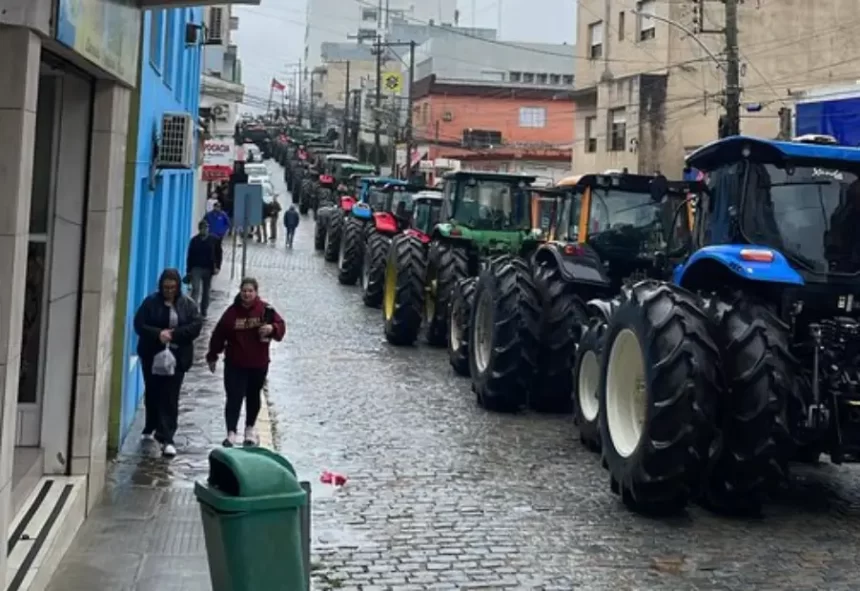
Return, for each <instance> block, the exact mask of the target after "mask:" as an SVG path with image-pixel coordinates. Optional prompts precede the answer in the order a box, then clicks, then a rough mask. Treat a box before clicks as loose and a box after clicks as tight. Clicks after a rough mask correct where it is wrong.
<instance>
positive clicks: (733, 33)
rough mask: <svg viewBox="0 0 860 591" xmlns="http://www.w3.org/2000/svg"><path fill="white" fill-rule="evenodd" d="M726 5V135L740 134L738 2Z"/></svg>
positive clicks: (726, 0)
mask: <svg viewBox="0 0 860 591" xmlns="http://www.w3.org/2000/svg"><path fill="white" fill-rule="evenodd" d="M725 3H726V121H725V123H726V125H725V133H726V135H729V136H731V135H740V133H741V76H740V69H741V68H740V55H739V54H740V52H739V50H738V0H725Z"/></svg>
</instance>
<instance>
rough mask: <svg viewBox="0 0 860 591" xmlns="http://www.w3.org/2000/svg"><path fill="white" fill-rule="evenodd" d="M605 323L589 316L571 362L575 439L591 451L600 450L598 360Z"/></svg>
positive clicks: (601, 351)
mask: <svg viewBox="0 0 860 591" xmlns="http://www.w3.org/2000/svg"><path fill="white" fill-rule="evenodd" d="M606 329H607V324H606V322H604V321H603V319H602V318H593V319H592V320H591V323H590V324H589V325H588V327H587V328H586V329H585V332H584V333H583V334H582V338H581V339H580V341H579V346H578V347H577V349H576V355H575V358H574V363H573V423H574V424H575V425H576V427H577V429H578V430H579V440H580V441H581V442H582V444H583V445H584V446H585V447H587V448H588V449H590V450H591V451H594V452H598V451H600V400H599V398H598V395H597V392H598V389H599V386H600V364H601V363H602V359H603V349H604V346H605V345H606Z"/></svg>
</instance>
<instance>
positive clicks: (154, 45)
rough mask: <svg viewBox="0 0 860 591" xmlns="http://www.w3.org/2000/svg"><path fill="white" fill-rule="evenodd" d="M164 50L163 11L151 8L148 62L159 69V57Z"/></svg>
mask: <svg viewBox="0 0 860 591" xmlns="http://www.w3.org/2000/svg"><path fill="white" fill-rule="evenodd" d="M163 51H164V11H163V10H153V11H152V17H151V18H150V21H149V63H151V64H152V67H153V68H155V69H156V70H158V71H159V72H160V71H161V58H162V52H163Z"/></svg>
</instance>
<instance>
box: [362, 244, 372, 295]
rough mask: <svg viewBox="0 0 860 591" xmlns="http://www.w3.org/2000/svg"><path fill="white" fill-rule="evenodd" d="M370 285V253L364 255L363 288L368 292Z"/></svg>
mask: <svg viewBox="0 0 860 591" xmlns="http://www.w3.org/2000/svg"><path fill="white" fill-rule="evenodd" d="M369 285H370V252H369V251H368V252H365V253H364V260H363V261H362V263H361V288H362V289H363V290H364V291H367V287H368V286H369Z"/></svg>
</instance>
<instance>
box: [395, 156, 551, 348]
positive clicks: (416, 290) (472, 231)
mask: <svg viewBox="0 0 860 591" xmlns="http://www.w3.org/2000/svg"><path fill="white" fill-rule="evenodd" d="M534 181H535V177H531V176H523V175H515V174H497V173H489V172H487V173H484V172H471V171H459V172H452V173H448V174H446V175H445V177H444V182H445V188H444V192H443V195H442V211H441V212H440V220H442V221H441V223H439V224H437V225H436V227H435V228H434V229H433V231H432V233H431V235H430V243H429V245H426V246H425V244H424V243H423V242H422V241H421V240H420V239H419V238H418V237H416V236H413V235H411V234H401V235H399V236H396V237H395V238H394V240H393V242H392V247H391V250H390V251H389V255H388V262H387V264H386V271H385V287H384V290H383V306H382V307H383V320H384V324H385V337H386V339H387V340H388V342H390V343H392V344H394V345H403V346H406V345H411V344H414V343H415V341H416V340H417V339H418V333H419V331H420V329H421V326H422V324H424V325H425V326H426V339H427V342H428V343H429V344H430V345H432V346H437V347H444V346H445V345H446V344H447V342H448V331H449V316H448V311H449V305H450V303H451V298H452V295H453V293H454V287H455V285H456V284H457V282H459V281H460V280H461V279H465V278H467V277H474V276H476V275H478V273H479V272H480V271H481V269H482V267H483V265H484V261H486V260H487V259H488V258H489V257H491V256H493V255H499V254H511V253H514V254H517V253H520V252H523V251H529V250H532V249H533V248H534V245H535V244H536V243H537V241H539V240H540V238H539V237H538V236H536V235H535V234H534V232H533V230H532V223H531V211H530V210H531V207H530V200H531V190H532V189H531V185H532V183H533V182H534Z"/></svg>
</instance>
